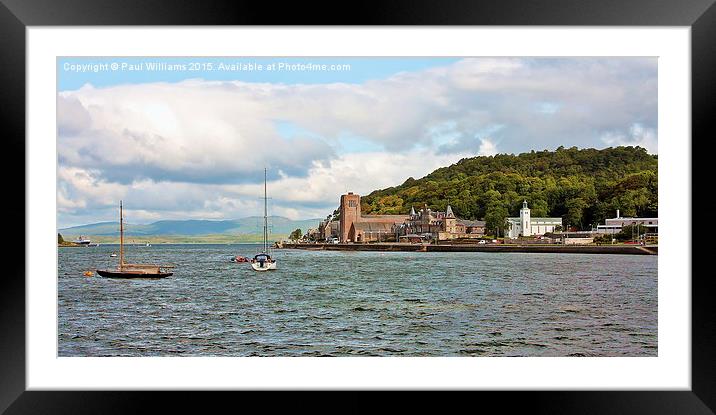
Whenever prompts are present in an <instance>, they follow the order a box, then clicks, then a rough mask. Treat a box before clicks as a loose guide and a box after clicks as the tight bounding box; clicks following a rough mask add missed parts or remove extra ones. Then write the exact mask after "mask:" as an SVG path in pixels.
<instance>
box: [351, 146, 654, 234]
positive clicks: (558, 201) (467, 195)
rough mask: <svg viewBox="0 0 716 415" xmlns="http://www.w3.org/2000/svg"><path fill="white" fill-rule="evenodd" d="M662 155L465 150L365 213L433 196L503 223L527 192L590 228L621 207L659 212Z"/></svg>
mask: <svg viewBox="0 0 716 415" xmlns="http://www.w3.org/2000/svg"><path fill="white" fill-rule="evenodd" d="M657 165H658V160H657V156H656V155H650V154H648V153H647V152H646V150H645V149H644V148H641V147H613V148H606V149H602V150H597V149H591V148H590V149H581V150H580V149H577V148H576V147H571V148H563V147H559V148H558V149H557V150H556V151H546V150H545V151H531V152H529V153H522V154H519V155H513V154H498V155H495V156H479V157H472V158H465V159H462V160H460V161H459V162H457V163H455V164H453V165H451V166H448V167H442V168H439V169H437V170H435V171H433V172H432V173H430V174H428V175H427V176H425V177H423V178H421V179H414V178H412V177H411V178H408V179H407V180H406V181H405V182H404V183H403V184H401V185H399V186H395V187H389V188H387V189H382V190H376V191H373V192H372V193H370V194H368V195H366V196H364V197H362V199H361V208H362V212H363V214H407V213H409V212H410V208H411V206H414V207H416V208H420V207H422V206H423V205H424V204H427V205H428V207H430V208H431V209H437V210H442V211H444V210H445V209H446V208H447V205H448V204H450V205H451V206H452V209H453V211H454V212H455V214H456V215H457V216H458V217H460V218H465V219H484V220H486V221H488V228H490V224H496V225H500V224H502V223H504V218H505V217H507V216H519V210H520V208H521V207H522V201H523V200H527V202H528V203H529V207H530V209H531V210H532V211H531V215H532V217H561V218H562V219H563V223H564V224H565V226H569V227H576V228H579V229H590V228H592V227H593V226H596V224H598V223H603V222H604V219H605V218H612V217H614V216H615V214H616V210H617V209H619V210H620V213H621V215H622V216H636V217H658V174H657Z"/></svg>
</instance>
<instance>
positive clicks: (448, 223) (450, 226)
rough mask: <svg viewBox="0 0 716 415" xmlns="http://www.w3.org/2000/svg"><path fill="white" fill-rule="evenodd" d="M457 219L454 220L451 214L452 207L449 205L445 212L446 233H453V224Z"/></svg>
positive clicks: (453, 215)
mask: <svg viewBox="0 0 716 415" xmlns="http://www.w3.org/2000/svg"><path fill="white" fill-rule="evenodd" d="M456 221H457V219H456V218H455V214H454V213H453V212H452V207H450V205H448V206H447V210H446V211H445V232H448V233H455V231H456V229H455V222H456Z"/></svg>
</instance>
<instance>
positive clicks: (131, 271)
mask: <svg viewBox="0 0 716 415" xmlns="http://www.w3.org/2000/svg"><path fill="white" fill-rule="evenodd" d="M110 256H112V255H110ZM115 256H116V255H115ZM171 268H174V267H173V266H171V265H156V264H128V263H125V262H124V215H123V212H122V201H121V200H120V201H119V264H118V265H117V269H103V270H99V269H98V270H97V271H96V272H97V274H99V275H100V276H102V277H107V278H148V279H156V278H166V277H170V276H172V275H173V274H174V273H173V272H170V269H171Z"/></svg>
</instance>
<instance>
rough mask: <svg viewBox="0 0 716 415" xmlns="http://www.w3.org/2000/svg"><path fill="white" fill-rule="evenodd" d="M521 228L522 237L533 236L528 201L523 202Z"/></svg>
mask: <svg viewBox="0 0 716 415" xmlns="http://www.w3.org/2000/svg"><path fill="white" fill-rule="evenodd" d="M520 228H522V229H521V230H522V236H532V221H531V220H530V208H528V207H527V201H526V200H525V201H524V202H522V209H520Z"/></svg>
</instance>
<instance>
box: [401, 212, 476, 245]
mask: <svg viewBox="0 0 716 415" xmlns="http://www.w3.org/2000/svg"><path fill="white" fill-rule="evenodd" d="M396 233H397V234H398V236H399V237H400V236H401V235H422V236H427V237H430V238H432V239H438V240H441V241H444V240H448V239H458V238H461V239H462V238H479V237H481V236H483V235H484V234H485V222H484V221H477V220H473V221H470V220H464V219H459V218H457V217H456V216H455V214H454V213H453V211H452V207H450V205H448V206H447V209H446V210H445V212H440V211H436V210H431V209H430V208H428V206H427V205H425V206H424V207H423V208H422V209H420V211H419V212H417V213H416V212H415V208H411V209H410V218H409V219H408V220H406V221H405V222H404V223H403V224H401V225H400V226H398V227H397V228H396Z"/></svg>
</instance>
